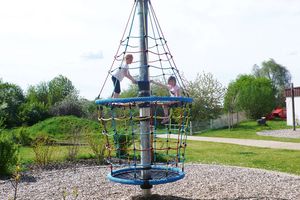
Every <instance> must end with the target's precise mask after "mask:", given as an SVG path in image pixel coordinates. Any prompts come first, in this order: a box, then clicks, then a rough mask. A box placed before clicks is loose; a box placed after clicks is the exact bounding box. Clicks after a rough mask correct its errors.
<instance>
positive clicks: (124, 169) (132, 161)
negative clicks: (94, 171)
mask: <svg viewBox="0 0 300 200" xmlns="http://www.w3.org/2000/svg"><path fill="white" fill-rule="evenodd" d="M191 102H192V99H191V98H187V97H154V96H151V97H136V98H123V99H103V100H96V103H97V104H98V105H99V108H100V109H99V121H100V124H101V129H102V134H103V135H104V137H105V141H106V145H105V146H106V150H107V152H108V153H107V158H106V159H107V161H108V162H109V163H110V164H111V173H110V174H109V175H108V178H109V179H110V180H112V181H114V182H119V183H124V184H132V185H141V186H142V185H144V186H145V185H157V184H163V183H168V182H174V181H176V180H179V179H182V178H183V177H184V162H185V149H186V137H187V134H188V133H189V120H190V103H191ZM145 104H147V105H148V106H149V107H150V111H151V112H150V115H149V116H148V117H140V116H139V110H138V109H139V107H140V106H145ZM162 106H168V107H169V109H170V115H169V117H168V118H169V122H168V123H167V124H164V125H162V124H161V121H162V120H163V119H165V117H164V115H163V111H162ZM145 120H150V135H151V141H150V146H149V147H150V148H149V149H141V148H140V146H141V143H142V142H143V141H141V137H140V136H141V134H142V133H140V127H139V126H140V122H142V121H145ZM171 135H173V137H171ZM174 136H176V137H175V139H174ZM143 151H150V152H151V166H150V167H149V166H148V165H143V164H142V163H141V161H140V160H141V159H140V158H141V154H142V153H143ZM144 170H148V171H149V172H148V173H149V174H150V176H149V178H147V179H144V178H143V176H142V173H143V171H144Z"/></svg>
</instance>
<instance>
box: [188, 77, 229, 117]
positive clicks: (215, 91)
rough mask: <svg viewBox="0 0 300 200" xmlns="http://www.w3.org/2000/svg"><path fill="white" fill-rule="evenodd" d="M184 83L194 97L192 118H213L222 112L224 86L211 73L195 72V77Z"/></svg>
mask: <svg viewBox="0 0 300 200" xmlns="http://www.w3.org/2000/svg"><path fill="white" fill-rule="evenodd" d="M186 85H187V90H188V93H189V95H190V96H191V97H193V99H194V102H193V106H192V117H193V119H192V120H199V121H201V120H207V119H213V118H216V117H218V116H219V115H220V114H221V113H222V107H223V105H222V102H223V98H224V93H225V88H224V87H223V86H222V84H221V83H220V82H219V81H218V80H217V79H216V78H215V77H214V76H213V75H212V74H211V73H205V72H203V73H202V74H197V77H196V79H195V80H194V81H188V82H187V84H186Z"/></svg>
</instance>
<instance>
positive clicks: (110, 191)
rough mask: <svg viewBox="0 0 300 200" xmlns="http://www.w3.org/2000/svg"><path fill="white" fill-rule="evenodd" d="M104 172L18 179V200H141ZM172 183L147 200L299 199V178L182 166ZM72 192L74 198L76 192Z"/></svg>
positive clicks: (7, 191)
mask: <svg viewBox="0 0 300 200" xmlns="http://www.w3.org/2000/svg"><path fill="white" fill-rule="evenodd" d="M108 172H109V169H108V167H99V166H90V167H83V166H81V167H78V168H77V169H76V170H74V168H67V169H61V170H51V171H31V172H27V173H26V174H24V175H23V179H22V182H21V183H20V186H19V192H18V195H19V199H30V200H33V199H62V197H63V193H64V192H65V195H66V196H67V197H66V199H75V198H74V196H75V194H76V193H78V198H77V199H126V200H129V199H137V200H138V199H143V198H141V196H139V195H140V189H139V187H137V186H128V185H121V184H117V183H112V182H109V181H108V180H107V179H106V175H107V173H108ZM186 172H187V175H186V177H185V178H184V179H183V180H180V181H178V182H176V183H169V184H165V185H159V186H154V188H153V189H152V193H153V194H154V195H153V196H152V198H149V199H175V200H176V199H178V200H186V199H247V200H248V199H300V176H294V175H289V174H285V173H278V172H272V171H266V170H259V169H249V168H241V167H228V166H220V165H201V164H200V165H187V166H186ZM76 190H78V192H76ZM12 195H13V188H12V186H11V183H10V181H9V180H0V199H1V200H2V199H11V197H12Z"/></svg>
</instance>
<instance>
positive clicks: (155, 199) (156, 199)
mask: <svg viewBox="0 0 300 200" xmlns="http://www.w3.org/2000/svg"><path fill="white" fill-rule="evenodd" d="M131 199H132V200H191V198H183V197H176V196H171V195H158V194H153V195H151V196H150V197H143V196H141V195H138V196H133V197H132V198H131Z"/></svg>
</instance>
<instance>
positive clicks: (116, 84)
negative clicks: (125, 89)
mask: <svg viewBox="0 0 300 200" xmlns="http://www.w3.org/2000/svg"><path fill="white" fill-rule="evenodd" d="M111 80H112V82H113V83H114V92H115V93H118V94H120V93H121V86H120V81H119V80H118V79H116V77H114V76H112V77H111Z"/></svg>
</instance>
